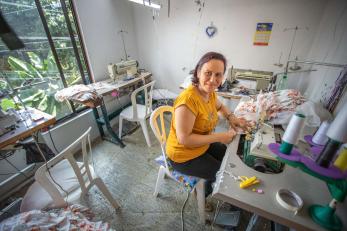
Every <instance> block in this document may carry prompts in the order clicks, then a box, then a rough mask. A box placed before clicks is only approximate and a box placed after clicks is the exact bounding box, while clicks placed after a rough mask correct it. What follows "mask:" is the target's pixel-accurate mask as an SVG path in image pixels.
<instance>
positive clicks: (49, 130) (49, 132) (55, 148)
mask: <svg viewBox="0 0 347 231" xmlns="http://www.w3.org/2000/svg"><path fill="white" fill-rule="evenodd" d="M48 134H49V137H50V139H51V142H52V144H53V147H54V150H55V151H56V152H57V154H58V153H59V151H58V149H57V147H56V146H55V143H54V141H53V138H52V134H51V129H48Z"/></svg>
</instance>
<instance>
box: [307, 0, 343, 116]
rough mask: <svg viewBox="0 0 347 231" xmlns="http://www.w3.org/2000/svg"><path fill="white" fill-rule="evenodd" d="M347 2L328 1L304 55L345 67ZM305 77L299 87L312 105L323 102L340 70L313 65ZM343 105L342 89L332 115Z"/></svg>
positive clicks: (340, 0)
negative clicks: (309, 47)
mask: <svg viewBox="0 0 347 231" xmlns="http://www.w3.org/2000/svg"><path fill="white" fill-rule="evenodd" d="M346 22H347V1H345V0H331V1H329V2H328V4H327V7H326V8H325V10H324V14H323V16H322V20H321V23H320V25H319V30H318V32H317V35H316V37H315V40H314V42H313V45H312V49H311V50H310V53H309V55H308V59H311V60H315V61H319V62H327V63H336V64H347V23H346ZM314 68H315V69H317V71H316V72H312V73H311V74H310V75H309V76H308V78H305V79H303V81H302V83H301V85H302V86H303V88H305V89H307V90H306V95H307V96H308V97H309V98H311V99H312V100H314V101H315V102H324V101H325V100H326V99H327V98H328V96H329V94H330V92H331V88H332V87H333V86H334V85H335V84H334V83H335V80H336V79H337V77H338V76H339V73H340V71H341V68H331V67H329V68H327V67H319V66H315V67H314ZM344 103H347V94H346V88H345V92H344V95H343V97H342V99H341V100H340V103H339V105H338V106H337V108H336V110H335V113H336V112H338V111H339V110H340V108H341V106H342V105H343V104H344Z"/></svg>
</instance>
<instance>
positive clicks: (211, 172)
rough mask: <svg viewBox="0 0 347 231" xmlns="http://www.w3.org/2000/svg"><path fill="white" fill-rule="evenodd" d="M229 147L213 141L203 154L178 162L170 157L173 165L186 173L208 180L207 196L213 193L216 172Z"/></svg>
mask: <svg viewBox="0 0 347 231" xmlns="http://www.w3.org/2000/svg"><path fill="white" fill-rule="evenodd" d="M226 149H227V147H226V145H224V144H222V143H219V142H218V143H212V144H210V147H209V148H208V149H207V150H206V152H205V153H204V154H202V155H201V156H199V157H197V158H195V159H192V160H188V161H186V162H183V163H176V162H174V161H172V160H170V159H169V161H170V164H171V166H172V167H173V168H174V169H175V170H177V171H179V172H181V173H183V174H186V175H190V176H196V177H199V178H203V179H205V180H206V196H208V195H209V194H210V193H212V185H211V184H212V183H213V182H214V181H215V180H216V173H217V171H218V170H219V168H220V165H221V164H222V160H223V157H224V154H225V151H226Z"/></svg>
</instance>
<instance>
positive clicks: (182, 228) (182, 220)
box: [181, 192, 190, 231]
mask: <svg viewBox="0 0 347 231" xmlns="http://www.w3.org/2000/svg"><path fill="white" fill-rule="evenodd" d="M189 195H190V192H188V194H187V198H186V199H185V201H184V203H183V206H182V209H181V224H182V226H181V230H182V231H184V217H183V215H184V214H183V211H184V207H186V204H187V201H188V199H189Z"/></svg>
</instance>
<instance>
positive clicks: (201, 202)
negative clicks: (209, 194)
mask: <svg viewBox="0 0 347 231" xmlns="http://www.w3.org/2000/svg"><path fill="white" fill-rule="evenodd" d="M195 187H196V199H197V201H198V212H199V217H200V222H201V223H202V224H205V223H206V219H205V181H204V180H199V182H198V183H197V184H196V186H195Z"/></svg>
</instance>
